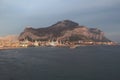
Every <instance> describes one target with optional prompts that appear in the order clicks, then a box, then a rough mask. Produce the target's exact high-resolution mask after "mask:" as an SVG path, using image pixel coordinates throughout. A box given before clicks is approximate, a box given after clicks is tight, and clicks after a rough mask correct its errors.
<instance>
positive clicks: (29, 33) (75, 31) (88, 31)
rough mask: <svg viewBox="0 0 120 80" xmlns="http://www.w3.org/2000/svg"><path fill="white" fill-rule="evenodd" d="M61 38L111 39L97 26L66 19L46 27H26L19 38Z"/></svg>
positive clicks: (65, 39)
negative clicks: (91, 26)
mask: <svg viewBox="0 0 120 80" xmlns="http://www.w3.org/2000/svg"><path fill="white" fill-rule="evenodd" d="M24 39H28V40H30V41H33V40H44V41H48V40H61V41H79V40H82V41H105V42H106V41H110V40H109V39H107V38H106V37H105V36H104V32H102V31H101V30H99V29H97V28H88V27H85V26H80V25H79V24H78V23H76V22H73V21H70V20H64V21H60V22H57V23H56V24H54V25H52V26H50V27H45V28H38V29H34V28H31V27H30V28H25V30H24V31H23V32H22V33H21V34H20V36H19V40H24Z"/></svg>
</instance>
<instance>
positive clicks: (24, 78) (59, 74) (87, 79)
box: [0, 46, 120, 80]
mask: <svg viewBox="0 0 120 80" xmlns="http://www.w3.org/2000/svg"><path fill="white" fill-rule="evenodd" d="M0 80H120V46H85V47H79V48H76V49H69V48H54V47H34V48H24V49H14V50H2V51H0Z"/></svg>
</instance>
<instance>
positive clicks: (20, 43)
mask: <svg viewBox="0 0 120 80" xmlns="http://www.w3.org/2000/svg"><path fill="white" fill-rule="evenodd" d="M85 45H116V43H114V42H92V41H87V42H85V41H73V42H70V41H64V42H63V41H37V40H36V41H28V40H27V39H25V40H23V41H9V40H4V41H3V40H2V41H0V47H1V48H2V47H3V48H4V47H38V46H54V47H70V48H75V47H77V46H85Z"/></svg>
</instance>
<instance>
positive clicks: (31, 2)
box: [0, 0, 120, 42]
mask: <svg viewBox="0 0 120 80" xmlns="http://www.w3.org/2000/svg"><path fill="white" fill-rule="evenodd" d="M66 19H67V20H72V21H74V22H77V23H79V24H80V25H84V26H87V27H89V28H99V29H101V30H102V31H104V32H105V36H106V37H108V38H109V39H111V40H113V41H117V42H120V0H0V36H5V35H10V34H20V33H21V32H22V31H23V30H24V28H25V27H26V26H31V27H33V28H40V27H48V26H50V25H52V24H55V23H56V22H58V21H62V20H66Z"/></svg>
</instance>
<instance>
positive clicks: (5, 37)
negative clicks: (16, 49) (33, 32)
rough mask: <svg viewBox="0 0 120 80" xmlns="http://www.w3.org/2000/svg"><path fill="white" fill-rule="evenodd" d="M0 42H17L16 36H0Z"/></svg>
mask: <svg viewBox="0 0 120 80" xmlns="http://www.w3.org/2000/svg"><path fill="white" fill-rule="evenodd" d="M0 41H18V35H7V36H1V37H0Z"/></svg>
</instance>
